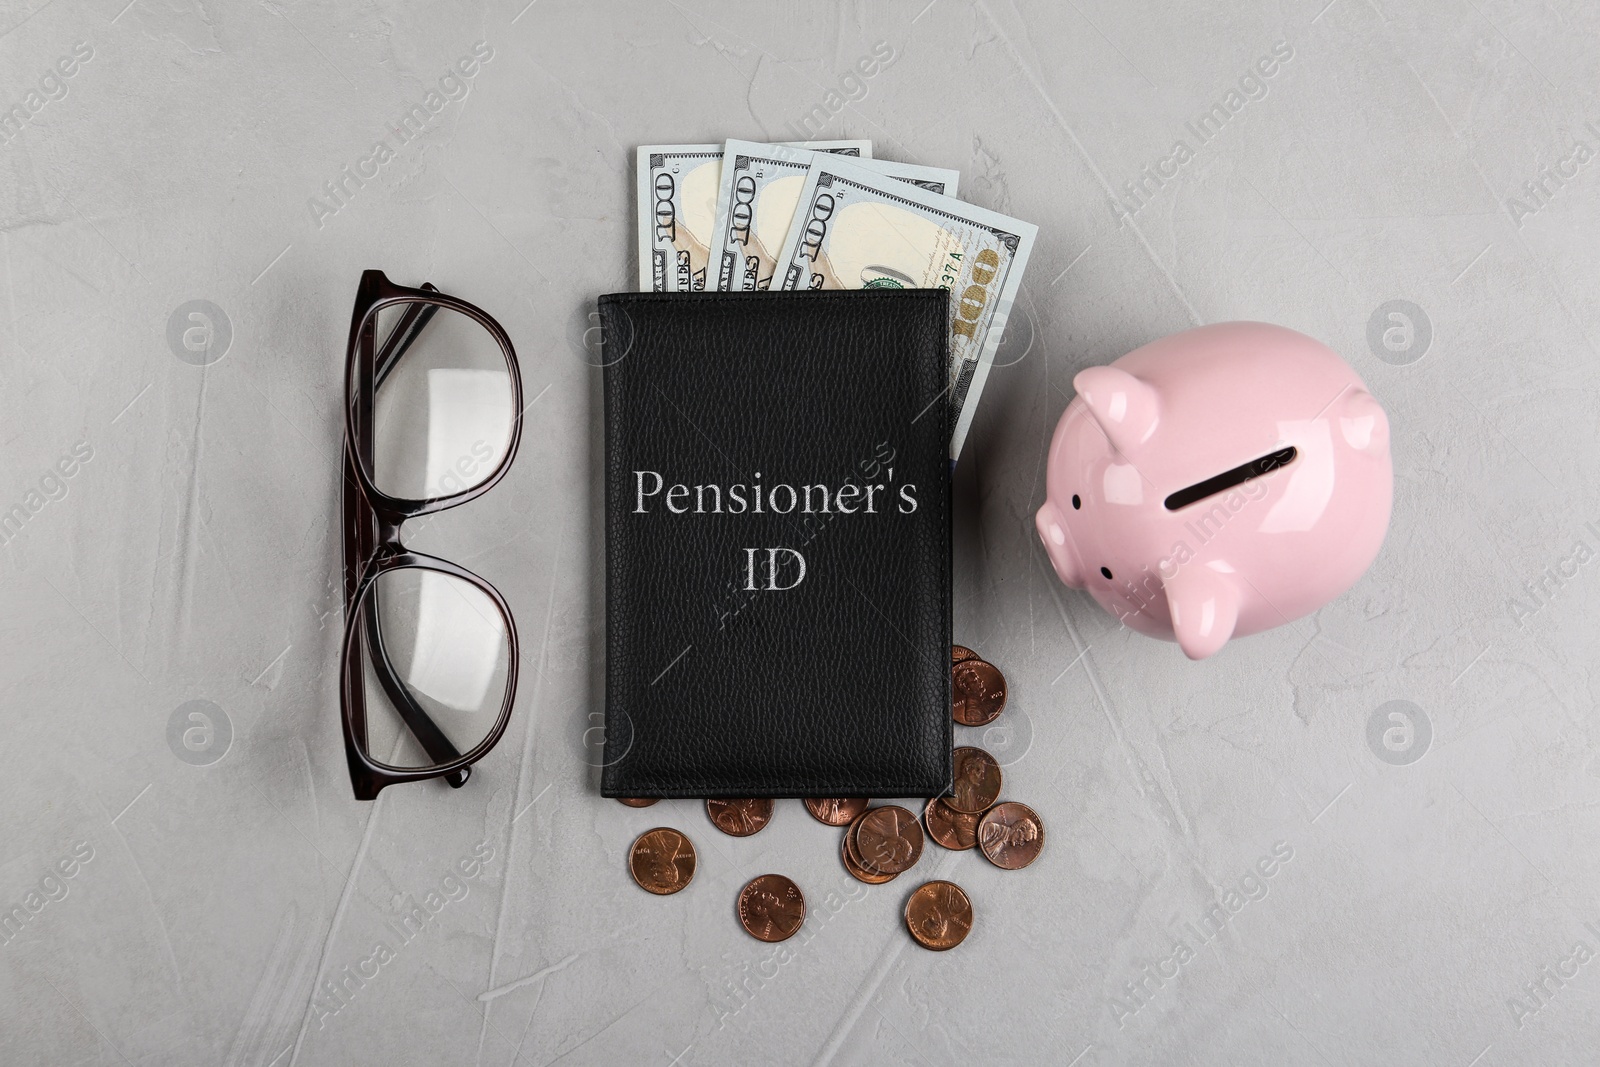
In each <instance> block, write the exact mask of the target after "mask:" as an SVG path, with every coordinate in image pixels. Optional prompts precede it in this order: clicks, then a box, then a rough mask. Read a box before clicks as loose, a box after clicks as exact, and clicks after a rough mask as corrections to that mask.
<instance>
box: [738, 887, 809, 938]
mask: <svg viewBox="0 0 1600 1067" xmlns="http://www.w3.org/2000/svg"><path fill="white" fill-rule="evenodd" d="M805 921H806V898H805V894H803V893H801V892H800V887H799V886H797V885H795V884H794V882H792V881H790V880H789V879H788V878H785V877H784V876H783V875H781V874H763V875H762V876H761V877H759V878H752V879H750V881H749V882H748V883H747V884H746V885H745V887H744V888H743V889H741V890H739V925H740V926H743V927H744V928H745V932H746V933H748V934H749V935H750V936H751V937H753V938H755V939H756V940H757V941H787V940H788V939H789V938H791V937H793V936H794V934H795V931H796V930H798V929H800V925H801V924H802V923H804V922H805Z"/></svg>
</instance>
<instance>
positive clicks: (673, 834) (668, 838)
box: [628, 826, 695, 897]
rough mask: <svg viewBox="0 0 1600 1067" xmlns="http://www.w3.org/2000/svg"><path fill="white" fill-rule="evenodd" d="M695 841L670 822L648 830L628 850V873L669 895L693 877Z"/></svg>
mask: <svg viewBox="0 0 1600 1067" xmlns="http://www.w3.org/2000/svg"><path fill="white" fill-rule="evenodd" d="M694 864H695V855H694V845H693V844H691V843H690V841H689V839H688V838H687V837H684V836H683V834H681V833H679V832H678V831H677V830H674V829H672V828H671V827H670V826H658V827H656V828H655V829H654V830H646V831H645V832H644V833H642V834H640V835H639V836H638V837H637V838H636V839H635V840H634V842H633V848H632V850H631V851H629V853H628V873H629V874H631V875H633V880H634V881H635V882H638V883H639V885H641V886H642V887H644V888H645V889H648V890H649V891H650V892H652V893H655V894H656V895H657V896H663V897H664V896H669V895H670V894H673V893H676V892H677V891H678V890H680V889H682V888H683V887H684V886H686V885H688V884H689V882H690V880H691V879H693V878H694Z"/></svg>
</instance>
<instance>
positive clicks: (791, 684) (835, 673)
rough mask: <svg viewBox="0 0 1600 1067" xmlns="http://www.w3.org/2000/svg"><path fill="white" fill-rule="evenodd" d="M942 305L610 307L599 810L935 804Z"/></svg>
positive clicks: (756, 296)
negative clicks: (693, 802) (655, 804)
mask: <svg viewBox="0 0 1600 1067" xmlns="http://www.w3.org/2000/svg"><path fill="white" fill-rule="evenodd" d="M947 301H948V295H947V294H946V293H945V291H944V290H940V289H865V290H852V291H827V292H798V293H795V292H781V293H765V292H763V293H618V294H613V295H609V296H603V297H601V298H600V301H599V307H600V325H601V329H602V331H603V332H602V346H603V357H604V363H605V420H606V426H605V434H606V445H605V465H606V474H605V478H606V545H605V547H606V745H605V768H604V770H603V772H602V782H601V791H602V792H603V793H604V794H605V795H606V796H610V797H619V796H620V797H807V796H810V797H860V796H865V797H918V796H938V795H940V794H941V793H943V792H944V791H945V788H946V786H947V785H948V784H949V782H950V752H951V733H952V726H951V717H950V661H949V655H950V595H951V594H950V464H949V456H948V449H949V427H950V421H949V412H948V400H947V396H948V384H949V382H948V374H949V369H948V365H949V322H948V316H949V310H948V303H947Z"/></svg>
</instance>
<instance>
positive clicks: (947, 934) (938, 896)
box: [906, 881, 972, 952]
mask: <svg viewBox="0 0 1600 1067" xmlns="http://www.w3.org/2000/svg"><path fill="white" fill-rule="evenodd" d="M906 929H907V930H910V931H911V936H912V937H914V938H916V940H917V944H919V945H921V946H922V947H923V948H931V949H933V950H934V951H935V952H943V951H945V950H946V949H952V948H955V947H956V946H957V945H959V944H961V942H962V941H964V940H966V937H967V934H968V933H970V932H971V930H972V901H971V899H970V898H969V897H968V896H967V894H966V891H965V890H963V889H962V888H961V887H960V886H958V885H956V884H955V883H954V882H945V881H936V882H924V883H923V884H922V885H920V886H918V887H917V890H916V892H914V893H912V894H911V898H910V899H909V900H907V901H906Z"/></svg>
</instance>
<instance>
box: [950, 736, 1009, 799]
mask: <svg viewBox="0 0 1600 1067" xmlns="http://www.w3.org/2000/svg"><path fill="white" fill-rule="evenodd" d="M951 763H952V764H953V765H954V768H955V782H954V783H953V784H952V785H951V787H950V795H949V796H947V797H945V798H944V802H945V803H946V804H948V805H950V807H951V808H953V809H954V810H956V811H960V812H965V813H967V814H968V815H977V814H980V813H982V812H985V811H987V810H988V809H989V805H991V804H993V803H994V802H995V801H996V800H998V799H999V798H1000V764H998V763H996V762H995V759H994V757H993V756H991V755H989V753H987V752H985V751H984V750H983V749H981V748H973V747H971V746H970V745H963V746H962V747H960V748H958V749H956V750H955V753H954V755H953V756H952V757H951Z"/></svg>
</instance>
